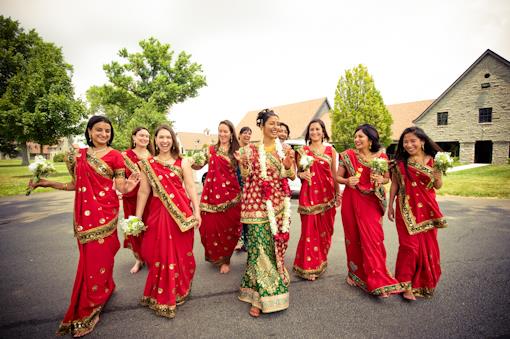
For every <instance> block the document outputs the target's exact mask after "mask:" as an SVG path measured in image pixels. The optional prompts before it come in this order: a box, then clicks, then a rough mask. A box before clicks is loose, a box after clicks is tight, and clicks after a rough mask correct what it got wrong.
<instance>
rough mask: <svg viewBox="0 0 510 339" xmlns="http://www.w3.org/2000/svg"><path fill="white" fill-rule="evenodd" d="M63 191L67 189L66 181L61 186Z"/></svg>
mask: <svg viewBox="0 0 510 339" xmlns="http://www.w3.org/2000/svg"><path fill="white" fill-rule="evenodd" d="M62 190H63V191H67V183H65V184H64V187H63V188H62Z"/></svg>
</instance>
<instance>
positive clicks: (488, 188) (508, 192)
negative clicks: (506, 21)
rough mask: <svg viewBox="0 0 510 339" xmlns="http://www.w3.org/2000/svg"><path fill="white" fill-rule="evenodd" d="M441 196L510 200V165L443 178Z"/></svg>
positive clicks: (490, 166) (480, 169) (474, 169)
mask: <svg viewBox="0 0 510 339" xmlns="http://www.w3.org/2000/svg"><path fill="white" fill-rule="evenodd" d="M437 192H438V194H439V195H458V196H464V197H493V198H506V199H509V198H510V165H489V166H484V167H479V168H473V169H468V170H464V171H458V172H453V173H449V174H448V175H446V176H443V187H442V188H441V189H439V190H438V191H437Z"/></svg>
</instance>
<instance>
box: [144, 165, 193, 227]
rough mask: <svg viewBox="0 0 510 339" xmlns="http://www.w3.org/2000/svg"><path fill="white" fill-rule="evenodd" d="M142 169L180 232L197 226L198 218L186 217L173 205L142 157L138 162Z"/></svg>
mask: <svg viewBox="0 0 510 339" xmlns="http://www.w3.org/2000/svg"><path fill="white" fill-rule="evenodd" d="M139 164H140V167H141V169H142V171H143V172H144V173H145V174H147V178H148V179H149V182H150V184H151V186H152V188H153V190H154V193H156V195H157V196H158V198H159V199H160V200H161V202H162V203H163V206H165V208H166V209H167V211H168V213H169V214H170V215H171V216H172V218H173V219H174V221H175V222H176V223H177V225H178V226H179V229H180V230H181V232H186V231H188V230H190V229H192V228H193V227H195V226H198V220H197V219H196V218H195V217H194V216H193V215H191V216H189V217H186V216H185V215H184V213H183V212H182V211H181V210H179V209H178V208H177V206H175V204H174V202H173V201H172V199H171V198H170V196H169V195H168V193H167V192H166V190H165V188H164V187H163V186H162V185H161V182H160V181H159V180H158V179H157V176H156V173H155V172H154V170H153V168H152V167H151V165H150V164H149V162H148V161H147V160H146V159H144V160H141V161H140V162H139Z"/></svg>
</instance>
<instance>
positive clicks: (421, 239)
mask: <svg viewBox="0 0 510 339" xmlns="http://www.w3.org/2000/svg"><path fill="white" fill-rule="evenodd" d="M395 221H396V224H397V232H398V239H399V243H400V246H399V249H398V255H397V264H396V267H395V277H396V278H397V280H398V281H399V282H401V283H402V285H403V286H404V287H405V289H408V290H412V291H413V292H414V294H415V295H417V296H424V297H429V296H432V294H433V292H434V289H435V288H436V286H437V283H438V281H439V277H440V276H441V265H440V254H439V245H438V242H437V228H434V229H431V230H429V231H426V232H420V233H417V234H414V235H409V232H408V230H407V228H406V225H405V223H404V220H403V219H402V215H401V212H400V209H399V206H398V204H397V212H396V214H395Z"/></svg>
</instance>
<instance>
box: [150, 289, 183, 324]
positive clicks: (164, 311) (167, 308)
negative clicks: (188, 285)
mask: <svg viewBox="0 0 510 339" xmlns="http://www.w3.org/2000/svg"><path fill="white" fill-rule="evenodd" d="M188 295H189V293H188V294H186V295H185V296H180V295H178V294H177V295H176V297H175V305H165V304H158V301H157V300H156V299H154V298H151V297H142V300H140V304H142V305H143V306H147V307H149V308H150V309H151V310H153V311H154V312H156V314H157V315H159V316H162V317H165V318H170V319H172V318H174V317H175V310H176V308H177V305H182V304H184V302H185V301H186V297H187V296H188Z"/></svg>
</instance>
